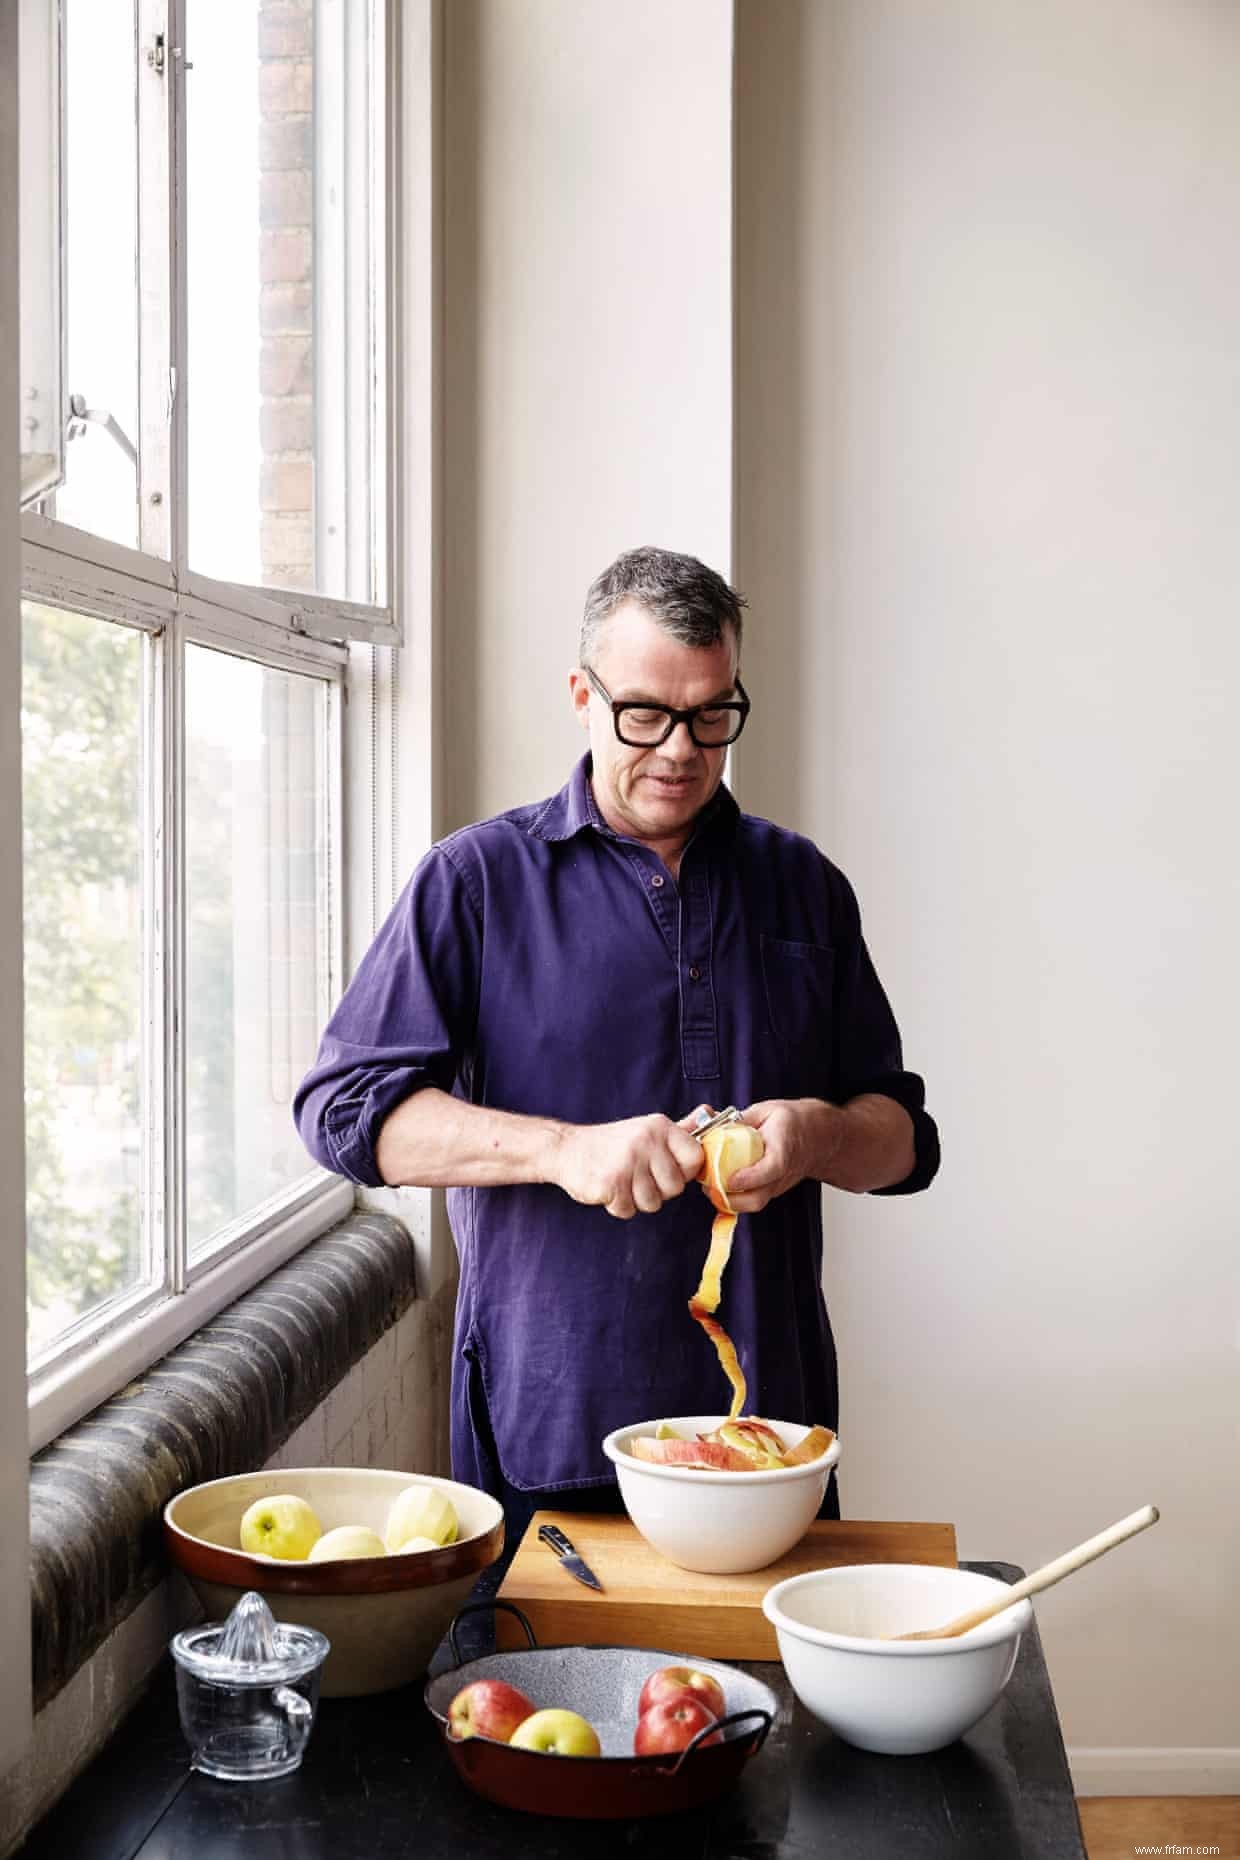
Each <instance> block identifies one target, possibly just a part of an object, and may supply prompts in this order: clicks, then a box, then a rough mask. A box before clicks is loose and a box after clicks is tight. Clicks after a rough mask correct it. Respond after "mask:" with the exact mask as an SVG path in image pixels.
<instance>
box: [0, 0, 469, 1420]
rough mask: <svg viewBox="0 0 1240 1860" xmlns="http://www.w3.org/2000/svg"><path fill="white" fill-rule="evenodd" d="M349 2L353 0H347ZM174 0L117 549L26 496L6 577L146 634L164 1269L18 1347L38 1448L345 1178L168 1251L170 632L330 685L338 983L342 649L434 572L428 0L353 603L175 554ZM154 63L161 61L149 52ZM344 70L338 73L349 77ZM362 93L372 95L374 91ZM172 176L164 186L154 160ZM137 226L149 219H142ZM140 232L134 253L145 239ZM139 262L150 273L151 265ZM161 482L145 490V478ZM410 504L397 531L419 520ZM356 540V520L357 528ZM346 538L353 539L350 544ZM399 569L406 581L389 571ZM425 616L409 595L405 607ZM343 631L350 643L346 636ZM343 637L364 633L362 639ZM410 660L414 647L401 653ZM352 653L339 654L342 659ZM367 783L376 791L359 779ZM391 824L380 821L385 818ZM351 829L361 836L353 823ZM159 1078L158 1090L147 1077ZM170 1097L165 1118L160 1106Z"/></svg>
mask: <svg viewBox="0 0 1240 1860" xmlns="http://www.w3.org/2000/svg"><path fill="white" fill-rule="evenodd" d="M350 4H352V0H350ZM184 16H185V0H138V19H139V48H140V50H142V49H146V50H148V51H149V52H151V53H152V54H155V52H156V47H157V43H158V41H159V40H160V39H162V57H160V58H158V59H157V58H156V57H155V56H154V55H152V56H151V58H150V59H149V60H146V61H143V60H141V59H140V63H139V84H138V90H139V110H138V129H139V216H140V220H141V217H142V216H143V215H146V216H147V228H148V231H149V228H150V227H151V226H152V224H154V223H155V221H154V220H153V219H152V216H156V215H160V216H161V236H162V239H164V240H166V252H167V263H166V266H158V267H155V268H154V270H153V271H152V270H151V268H150V267H149V265H147V264H146V263H145V262H144V265H143V276H142V281H141V284H142V317H141V329H140V360H139V404H140V409H141V429H142V444H141V446H140V448H139V452H140V460H141V480H140V485H139V496H140V510H141V512H142V516H141V521H140V543H141V547H140V548H139V549H136V550H135V549H130V548H126V547H124V546H122V545H119V544H116V543H113V542H111V541H109V540H107V539H105V538H101V537H98V536H95V535H93V534H89V533H87V532H84V531H81V530H76V529H73V528H72V527H70V526H69V525H67V524H63V523H59V522H57V521H55V520H53V519H50V518H49V517H47V516H44V515H41V514H39V513H37V512H34V513H29V512H28V513H26V514H24V515H23V517H22V519H21V530H22V548H21V553H22V591H23V594H24V595H25V596H26V597H28V598H30V599H32V600H35V601H38V602H42V603H46V604H49V605H52V606H58V607H64V608H67V609H70V610H72V611H74V612H78V613H83V614H87V615H94V616H98V617H101V618H105V619H114V620H117V621H123V622H124V623H125V624H126V625H127V626H129V627H131V628H137V629H139V630H141V631H142V632H144V633H146V634H147V635H148V637H149V639H150V640H151V642H152V646H151V650H150V652H149V653H148V665H149V666H150V668H151V670H150V676H149V678H148V680H147V693H146V701H147V702H148V704H150V705H151V706H152V719H151V720H152V723H153V726H154V727H153V741H154V744H155V753H154V755H153V756H152V758H151V767H150V768H149V770H148V772H147V780H146V784H145V786H146V793H145V806H146V807H147V808H148V809H149V810H150V818H151V820H152V822H153V823H154V824H155V827H156V829H157V830H156V832H155V857H154V870H153V874H152V880H151V883H152V891H151V895H150V896H149V898H148V922H149V923H150V924H151V925H152V928H153V935H154V941H155V947H154V950H153V952H150V953H151V954H152V955H153V961H151V963H150V969H151V978H152V979H151V986H150V988H149V989H148V993H147V1001H146V1015H145V1043H146V1062H147V1065H148V1067H151V1068H154V1069H153V1070H151V1071H150V1073H149V1075H148V1076H149V1079H150V1085H151V1093H150V1095H151V1099H152V1103H153V1106H154V1116H155V1118H156V1119H157V1120H159V1121H158V1123H157V1125H156V1127H155V1128H154V1129H153V1130H152V1131H151V1132H149V1133H148V1143H149V1146H150V1148H151V1149H152V1151H153V1153H155V1154H162V1156H163V1157H164V1166H163V1168H162V1170H161V1171H160V1179H159V1180H158V1181H157V1182H153V1183H152V1182H148V1185H147V1186H148V1201H151V1200H153V1201H154V1202H155V1204H156V1206H157V1207H158V1209H159V1210H160V1212H161V1214H162V1229H163V1233H164V1236H165V1238H164V1244H163V1259H162V1270H161V1269H160V1265H159V1262H156V1280H155V1282H154V1283H151V1284H147V1285H144V1286H142V1287H140V1288H138V1289H136V1290H135V1291H134V1292H133V1293H132V1294H131V1295H130V1296H128V1297H124V1296H122V1297H119V1298H117V1299H115V1300H113V1301H110V1302H109V1303H108V1304H107V1305H106V1306H105V1307H104V1308H103V1309H102V1311H100V1312H97V1313H90V1314H86V1315H84V1316H83V1318H82V1319H80V1320H79V1321H78V1322H77V1323H76V1324H75V1325H73V1326H72V1327H71V1328H70V1330H69V1331H67V1332H66V1333H65V1336H64V1338H63V1339H60V1340H58V1343H57V1346H56V1348H55V1350H54V1351H52V1352H49V1353H48V1355H47V1357H46V1359H45V1360H42V1361H40V1362H39V1363H38V1364H37V1365H35V1366H34V1372H33V1373H32V1375H31V1377H30V1379H29V1395H30V1409H29V1412H30V1446H31V1450H32V1451H35V1450H37V1449H38V1448H39V1447H41V1446H43V1445H46V1443H47V1442H48V1441H49V1440H52V1439H54V1438H55V1437H56V1435H58V1434H59V1433H61V1432H62V1431H63V1430H64V1429H65V1428H66V1427H68V1426H70V1425H71V1424H72V1423H73V1422H74V1421H75V1420H77V1419H79V1418H80V1417H81V1416H82V1415H83V1414H85V1413H87V1412H89V1410H90V1409H91V1408H93V1407H95V1406H97V1405H98V1403H99V1402H100V1401H103V1400H105V1399H106V1398H107V1397H108V1396H109V1395H111V1394H113V1393H115V1391H116V1390H117V1389H118V1388H120V1387H122V1386H123V1385H124V1384H125V1383H126V1382H128V1381H129V1380H131V1379H132V1378H133V1377H134V1376H135V1375H138V1374H140V1373H141V1371H142V1370H143V1369H145V1368H146V1367H148V1366H149V1364H150V1363H151V1362H153V1361H155V1360H156V1359H157V1358H158V1357H160V1356H161V1355H163V1354H165V1353H166V1352H167V1351H168V1350H169V1349H172V1348H174V1347H175V1345H176V1344H177V1343H179V1342H181V1341H183V1340H184V1338H185V1337H187V1336H188V1335H190V1334H191V1333H192V1332H193V1331H194V1330H196V1329H197V1328H198V1327H199V1326H200V1325H202V1324H203V1323H205V1322H206V1321H208V1320H209V1319H210V1318H211V1317H212V1316H213V1315H214V1314H215V1313H216V1312H217V1311H219V1310H220V1309H221V1308H222V1307H223V1306H224V1305H226V1304H228V1303H229V1302H231V1301H232V1300H233V1299H234V1298H236V1297H238V1296H239V1295H240V1294H241V1293H242V1292H243V1291H245V1290H247V1289H248V1288H249V1287H250V1286H251V1285H253V1284H255V1283H256V1282H257V1281H258V1280H259V1279H261V1278H263V1277H265V1276H266V1275H267V1274H268V1273H270V1272H271V1271H273V1270H274V1269H275V1268H276V1267H277V1266H278V1265H279V1264H281V1263H282V1262H283V1261H284V1260H286V1259H287V1258H289V1257H290V1256H291V1255H292V1254H293V1253H295V1252H296V1251H298V1250H299V1249H300V1248H301V1247H302V1246H304V1245H306V1244H307V1242H308V1241H309V1240H311V1239H313V1238H314V1237H315V1236H316V1235H317V1234H319V1233H321V1232H323V1231H324V1230H325V1229H326V1228H327V1227H329V1226H330V1225H331V1224H332V1223H333V1222H334V1221H336V1220H338V1219H339V1218H341V1216H342V1215H343V1214H344V1213H346V1212H347V1211H348V1210H349V1209H350V1208H351V1207H352V1205H353V1202H354V1189H353V1187H352V1185H351V1184H350V1183H348V1182H344V1181H341V1180H340V1179H339V1178H338V1177H335V1176H332V1175H329V1174H328V1173H327V1172H326V1171H323V1170H319V1171H315V1172H314V1173H313V1174H312V1175H310V1176H309V1177H307V1178H305V1179H303V1180H302V1181H301V1182H300V1183H298V1184H297V1185H296V1186H295V1187H294V1188H292V1189H291V1190H289V1191H287V1192H286V1193H284V1194H282V1195H278V1196H276V1197H274V1198H273V1199H272V1200H271V1201H270V1202H268V1203H266V1204H264V1205H263V1206H261V1207H260V1208H258V1209H256V1210H251V1211H250V1212H249V1213H248V1214H247V1216H246V1217H244V1218H243V1219H241V1220H238V1221H237V1222H235V1223H233V1224H232V1225H231V1226H230V1227H228V1228H226V1229H225V1230H224V1231H223V1232H222V1233H221V1234H220V1235H218V1236H215V1237H214V1238H213V1241H212V1244H211V1247H210V1250H209V1251H208V1252H207V1253H205V1254H204V1255H202V1256H201V1257H197V1256H196V1257H195V1260H194V1262H193V1266H192V1268H191V1266H190V1263H189V1260H188V1257H187V1248H186V1234H185V1220H184V1193H185V1121H184V1120H185V1039H184V1027H183V1022H182V1017H181V1015H180V1013H179V1012H178V1004H179V1003H180V1002H182V1001H183V998H184V963H185V953H184V931H185V919H184V901H185V862H184V839H185V821H184V809H185V783H184V736H183V711H184V682H183V672H184V655H185V649H186V647H187V646H188V645H191V644H197V645H203V646H211V647H217V648H221V647H222V648H224V649H226V650H229V651H231V652H233V653H235V654H236V655H238V656H240V657H243V658H245V659H248V660H251V661H254V662H257V663H259V664H262V665H267V666H270V667H272V668H274V669H277V670H284V671H292V672H299V673H302V674H310V675H312V676H316V677H318V678H320V679H322V680H323V681H324V682H325V684H326V686H327V691H328V717H329V731H330V742H331V746H332V752H331V757H330V761H329V767H330V768H331V769H332V770H333V771H334V775H333V777H332V778H331V781H330V787H331V793H330V796H329V804H328V819H329V835H328V843H329V865H330V884H329V895H330V896H331V897H332V899H333V904H334V908H333V912H332V918H331V924H330V929H329V933H328V950H327V955H328V968H329V974H330V978H331V994H332V998H333V999H335V998H336V996H337V995H338V993H339V990H340V988H341V986H342V985H343V981H344V962H345V931H344V922H343V917H344V909H345V903H346V888H345V887H346V871H345V857H344V838H345V834H346V832H347V831H348V827H347V819H348V813H347V810H346V805H345V795H344V792H343V773H342V771H343V767H344V766H345V765H346V764H347V762H349V761H350V760H352V759H353V758H352V756H351V755H349V756H346V755H345V753H344V731H345V702H346V696H347V688H348V684H349V681H350V678H351V677H355V676H356V675H357V668H358V664H359V661H365V662H366V663H367V667H368V666H369V661H370V659H371V657H372V655H373V651H374V648H375V647H376V646H387V647H394V646H398V645H399V644H400V643H401V629H400V625H399V620H398V615H399V614H400V612H401V609H402V599H401V598H400V597H401V596H402V595H403V594H404V593H405V592H406V591H412V593H413V595H414V597H415V599H416V600H417V602H418V605H419V607H420V608H423V603H424V597H425V596H426V593H427V589H428V585H429V584H428V581H427V576H428V575H429V574H430V573H431V572H432V571H431V570H430V568H429V567H428V566H427V565H426V564H423V565H422V566H421V567H420V569H419V573H418V576H417V577H416V578H415V577H413V576H412V574H411V565H410V564H409V562H408V561H407V560H405V559H402V558H403V557H404V555H405V552H404V551H402V550H401V549H399V548H398V546H397V529H398V524H399V523H401V522H402V521H406V520H407V518H408V511H407V510H403V509H402V502H401V499H402V497H407V496H408V492H407V490H406V489H405V487H404V486H403V483H402V473H401V470H400V457H401V445H402V438H407V437H408V434H409V430H410V421H409V418H408V414H407V410H403V409H402V412H401V416H400V418H399V419H398V416H397V410H398V408H400V407H401V401H402V397H401V381H402V367H401V359H402V358H401V353H400V347H399V345H398V343H397V341H396V329H397V315H396V307H395V306H396V297H397V292H398V289H399V284H398V280H399V278H400V275H401V271H402V265H401V262H400V261H401V257H402V254H403V250H404V248H403V243H402V244H400V245H398V241H402V242H403V241H405V240H406V239H407V236H408V233H409V224H408V216H409V207H410V205H413V206H416V213H417V225H418V234H419V236H418V239H417V251H416V260H415V262H417V263H418V264H419V265H420V264H421V263H422V262H423V260H425V261H426V262H427V263H428V264H429V260H430V256H431V251H430V245H431V242H430V233H429V228H430V222H431V218H432V214H431V210H430V186H431V180H430V174H429V166H428V165H427V166H426V167H425V168H424V166H423V160H424V158H425V157H426V156H427V155H428V152H429V145H428V136H427V133H426V128H425V126H426V125H429V123H430V121H431V111H432V89H433V73H432V44H433V42H434V41H435V39H436V37H437V35H436V34H435V32H434V31H433V29H432V21H433V19H434V18H435V17H436V4H435V0H388V6H387V15H386V24H387V30H386V35H385V43H384V47H383V54H382V55H383V65H384V68H385V73H386V82H385V85H384V96H383V98H382V100H381V101H382V107H383V117H384V121H383V145H384V155H385V162H386V170H387V175H388V186H387V190H386V197H385V199H384V200H383V201H382V202H380V201H379V200H378V199H377V198H376V199H375V200H374V202H373V209H374V210H375V211H383V213H384V216H385V220H386V228H385V231H386V289H385V292H384V303H383V307H382V314H383V321H384V332H385V339H386V357H387V359H386V379H387V393H386V396H385V400H384V406H383V408H382V409H381V412H382V415H383V418H381V419H380V420H379V421H378V422H371V421H367V422H362V423H361V425H362V427H363V429H364V430H363V431H361V432H360V433H354V434H351V435H350V436H349V443H350V446H351V447H353V446H354V445H357V446H359V447H362V448H364V457H365V463H366V464H367V465H370V466H374V467H375V468H376V469H377V470H380V471H381V473H382V476H381V478H378V479H377V480H376V482H379V483H381V484H382V486H383V489H384V493H385V504H386V522H385V524H384V534H385V547H386V555H387V567H386V578H385V581H384V584H383V585H384V588H385V592H386V596H387V599H386V602H385V603H384V604H383V605H382V606H374V607H363V606H359V605H357V604H354V603H348V602H341V601H334V600H330V599H328V598H326V597H322V596H316V595H309V594H305V593H291V592H287V591H282V590H279V589H268V588H261V589H260V588H255V587H250V586H245V585H241V584H235V583H231V582H224V581H219V580H216V579H213V578H211V577H209V576H205V575H202V574H200V573H197V572H195V571H193V570H191V568H190V566H189V560H188V522H187V516H188V507H187V502H186V496H185V491H186V483H187V475H188V445H187V432H188V426H187V412H188V401H189V396H190V394H192V390H193V384H192V381H187V379H186V373H185V366H184V358H185V356H186V352H187V318H186V237H185V231H186V201H185V191H184V176H185V172H186V167H185V152H186V151H185V83H186V73H185V63H186V60H185V57H184V55H183V52H182V50H181V48H182V47H184V45H185V34H184ZM405 37H407V39H408V41H409V46H410V49H411V53H412V57H411V65H410V68H409V69H407V70H405V69H402V62H401V41H402V38H405ZM159 64H162V73H161V72H160V71H159V70H158V68H157V65H159ZM354 81H356V74H354ZM376 101H377V100H375V99H373V98H372V99H371V106H372V107H376ZM406 148H407V149H408V150H409V151H410V152H411V154H413V155H414V156H415V157H416V159H417V161H418V167H417V169H416V170H415V175H416V183H417V184H416V188H414V189H411V190H409V195H408V198H407V196H406V190H405V189H404V187H403V185H402V182H403V178H404V177H403V170H402V164H403V156H402V150H403V149H406ZM170 176H176V177H178V181H177V185H176V186H175V187H171V186H169V177H170ZM144 236H145V235H144ZM145 250H146V251H147V252H149V250H150V241H149V239H147V241H146V246H145ZM148 273H149V274H150V275H148ZM419 292H420V298H419V307H418V312H417V315H416V316H415V318H414V319H413V325H412V327H413V332H414V339H415V341H416V343H417V347H418V351H419V353H418V354H417V355H415V357H414V366H415V368H416V371H417V377H418V380H419V382H424V380H425V374H424V362H423V352H426V351H427V341H428V336H427V332H428V330H429V327H430V320H431V312H430V310H429V304H430V285H429V281H428V280H426V281H424V280H423V278H422V277H421V276H420V275H419ZM427 409H428V411H427V414H426V415H425V416H419V419H418V421H417V424H416V434H415V437H416V438H417V440H418V454H419V457H418V461H417V462H418V463H419V464H421V463H422V462H423V459H424V458H425V459H426V460H429V457H430V454H431V450H432V447H431V443H430V440H429V431H430V425H429V421H430V414H429V395H428V400H427ZM161 490H162V492H163V494H162V495H160V496H158V497H154V496H153V493H156V492H160V491H161ZM418 497H419V510H420V511H421V510H425V511H427V512H428V511H429V508H430V505H429V494H428V492H426V491H425V489H420V490H419V493H418ZM427 529H428V525H427V524H426V523H425V522H424V521H422V520H419V521H418V523H417V525H416V534H415V537H414V540H415V542H417V543H421V542H423V541H424V540H425V539H426V537H427ZM372 541H373V539H372ZM351 546H355V541H354V542H353V543H351ZM406 574H409V575H410V579H409V580H408V581H406V582H404V583H402V582H401V581H400V580H399V579H398V577H399V576H402V575H406ZM423 619H425V611H424V609H423ZM348 641H352V642H355V643H354V644H353V646H352V649H350V646H349V644H348V643H347V642H348ZM356 642H366V643H365V644H361V645H359V644H358V643H356ZM417 656H418V657H419V658H421V656H422V655H421V654H418V655H417ZM351 667H352V669H351ZM376 798H377V799H379V800H380V801H381V802H382V801H383V800H384V799H385V797H376ZM390 831H391V827H390V822H389V823H387V824H385V827H384V832H385V834H388V835H390ZM360 837H361V836H357V838H360ZM374 843H375V842H374V838H373V836H370V835H368V836H367V837H366V838H365V839H364V840H362V842H361V844H357V840H356V839H355V840H354V842H353V848H352V850H353V852H354V853H355V856H354V857H351V858H350V862H349V873H348V884H349V888H350V892H351V894H352V895H353V896H356V895H357V887H358V884H359V880H360V882H362V883H364V884H365V885H366V886H367V887H368V889H370V891H371V892H372V894H373V892H374V890H375V884H374V881H373V879H370V878H366V879H362V877H361V867H362V866H363V865H367V864H368V862H369V859H370V857H371V856H372V850H371V849H372V846H373V844H374ZM161 1080H162V1089H161V1087H160V1081H161ZM165 1105H171V1106H173V1107H175V1108H176V1114H175V1115H174V1116H173V1118H172V1119H171V1120H170V1125H171V1127H170V1128H167V1129H165V1128H164V1127H163V1123H162V1119H163V1107H164V1106H165Z"/></svg>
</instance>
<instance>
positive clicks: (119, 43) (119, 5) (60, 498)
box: [55, 0, 138, 548]
mask: <svg viewBox="0 0 1240 1860" xmlns="http://www.w3.org/2000/svg"><path fill="white" fill-rule="evenodd" d="M63 4H64V32H65V157H66V159H65V241H66V259H65V268H66V274H67V292H68V296H67V319H66V345H67V369H66V374H67V381H66V386H67V390H68V393H69V395H70V396H71V397H75V398H73V399H71V401H70V409H71V412H70V421H69V428H68V433H69V438H68V444H67V446H66V450H65V482H64V484H63V486H62V487H61V489H60V490H59V491H57V493H56V501H55V514H56V516H57V517H58V518H60V520H61V521H62V522H63V523H72V524H74V525H76V527H77V528H78V529H83V530H92V531H93V532H94V533H95V534H96V535H98V536H107V537H109V538H111V540H112V541H114V542H121V543H127V544H129V545H130V546H131V547H134V548H136V547H137V544H138V471H137V463H136V448H137V444H138V286H137V249H138V140H137V115H136V112H137V90H136V69H137V68H136V64H135V52H134V43H135V40H134V33H135V25H134V6H133V0H63ZM75 414H76V415H77V416H78V417H74V415H75Z"/></svg>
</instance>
